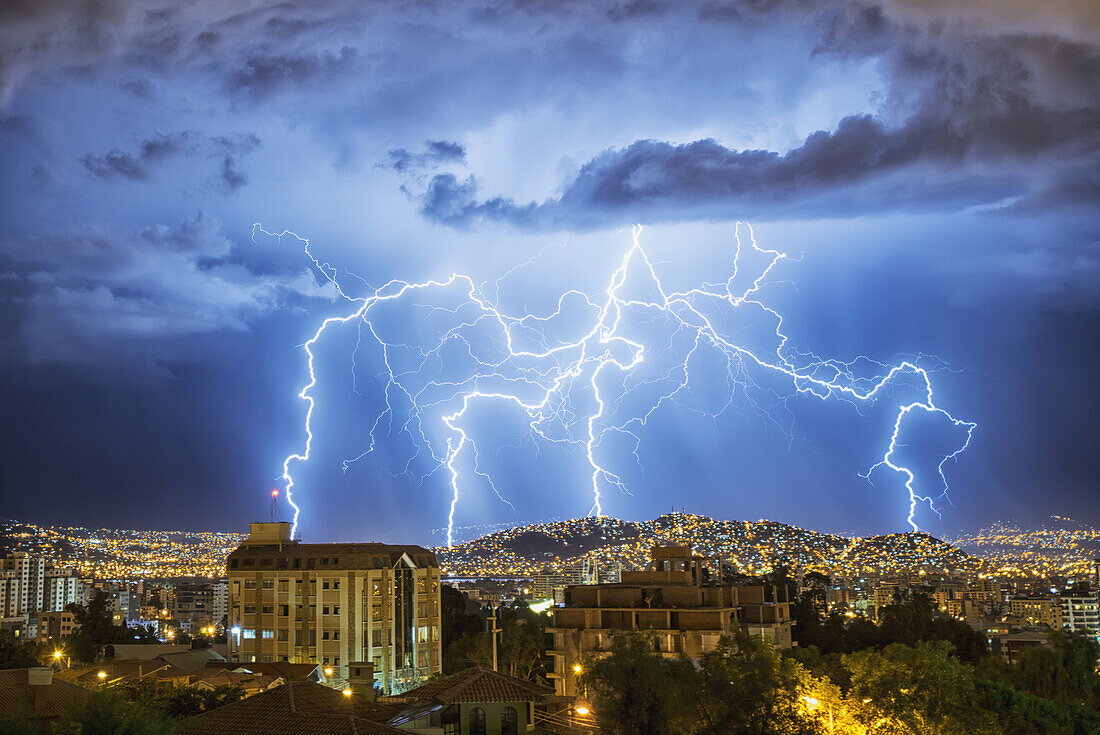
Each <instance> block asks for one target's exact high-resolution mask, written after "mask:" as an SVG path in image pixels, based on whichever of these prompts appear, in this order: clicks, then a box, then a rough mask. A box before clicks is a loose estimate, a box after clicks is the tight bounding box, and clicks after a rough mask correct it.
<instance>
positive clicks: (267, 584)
mask: <svg viewBox="0 0 1100 735" xmlns="http://www.w3.org/2000/svg"><path fill="white" fill-rule="evenodd" d="M278 581H279V591H280V592H289V591H290V580H289V579H280V580H278ZM294 582H295V584H296V585H297V591H298V592H301V589H302V583H303V580H301V579H296V580H294ZM239 585H240V583H239V582H234V583H233V588H234V591H235V592H237V593H239V592H240V589H241V588H240V586H239ZM309 586H310V591H311V593H316V591H317V580H316V579H311V580H309ZM244 588H245V589H246V590H254V589H256V580H254V579H246V580H244ZM261 588H262V589H265V590H271V589H275V580H274V579H264V580H261ZM321 589H322V590H328V589H333V590H338V589H340V580H339V579H333V580H328V579H325V578H323V577H322V578H321ZM428 589H429V586H428V579H427V578H426V577H419V578H417V580H416V591H417V593H419V594H427V592H428ZM431 591H432V592H438V591H439V580H438V579H432V580H431ZM386 593H387V594H393V581H392V580H387V581H386ZM371 594H372V595H379V596H380V595H381V594H382V585H381V583H380V582H371Z"/></svg>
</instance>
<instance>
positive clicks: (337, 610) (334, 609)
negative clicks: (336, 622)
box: [332, 605, 340, 615]
mask: <svg viewBox="0 0 1100 735" xmlns="http://www.w3.org/2000/svg"><path fill="white" fill-rule="evenodd" d="M332 614H333V615H339V614H340V606H339V605H333V606H332Z"/></svg>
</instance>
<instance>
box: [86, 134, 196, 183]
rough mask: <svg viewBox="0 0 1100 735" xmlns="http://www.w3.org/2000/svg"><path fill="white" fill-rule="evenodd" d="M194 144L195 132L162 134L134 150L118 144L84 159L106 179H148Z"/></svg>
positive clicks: (97, 173)
mask: <svg viewBox="0 0 1100 735" xmlns="http://www.w3.org/2000/svg"><path fill="white" fill-rule="evenodd" d="M194 145H195V136H194V134H193V133H186V132H184V133H173V134H171V135H161V134H158V135H156V136H154V137H153V138H150V139H148V140H145V141H142V142H141V144H140V145H139V146H138V149H137V151H136V152H134V153H126V152H124V151H121V150H119V149H117V148H114V149H112V150H110V151H108V152H107V153H99V154H96V153H88V154H87V155H85V156H84V157H83V158H81V159H80V162H81V163H83V164H84V168H85V169H87V171H88V172H89V173H90V174H92V175H93V176H95V177H96V178H99V179H103V180H106V181H111V180H115V179H130V180H131V181H148V180H149V178H150V177H151V176H152V174H153V171H154V170H155V169H156V167H157V166H159V165H160V164H162V163H165V162H167V161H168V160H169V159H171V158H173V157H175V156H177V155H180V154H182V153H185V152H187V151H188V150H191V149H193V148H194Z"/></svg>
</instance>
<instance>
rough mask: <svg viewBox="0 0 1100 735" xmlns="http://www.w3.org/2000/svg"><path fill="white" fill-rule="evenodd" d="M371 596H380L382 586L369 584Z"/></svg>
mask: <svg viewBox="0 0 1100 735" xmlns="http://www.w3.org/2000/svg"><path fill="white" fill-rule="evenodd" d="M370 587H371V594H372V595H374V596H375V597H381V596H382V585H381V583H379V582H371V586H370Z"/></svg>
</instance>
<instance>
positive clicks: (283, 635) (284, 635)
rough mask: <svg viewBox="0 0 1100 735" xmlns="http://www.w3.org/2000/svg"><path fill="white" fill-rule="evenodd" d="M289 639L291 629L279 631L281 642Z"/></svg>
mask: <svg viewBox="0 0 1100 735" xmlns="http://www.w3.org/2000/svg"><path fill="white" fill-rule="evenodd" d="M288 640H290V631H289V630H280V631H279V642H280V643H286V642H287V641H288Z"/></svg>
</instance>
